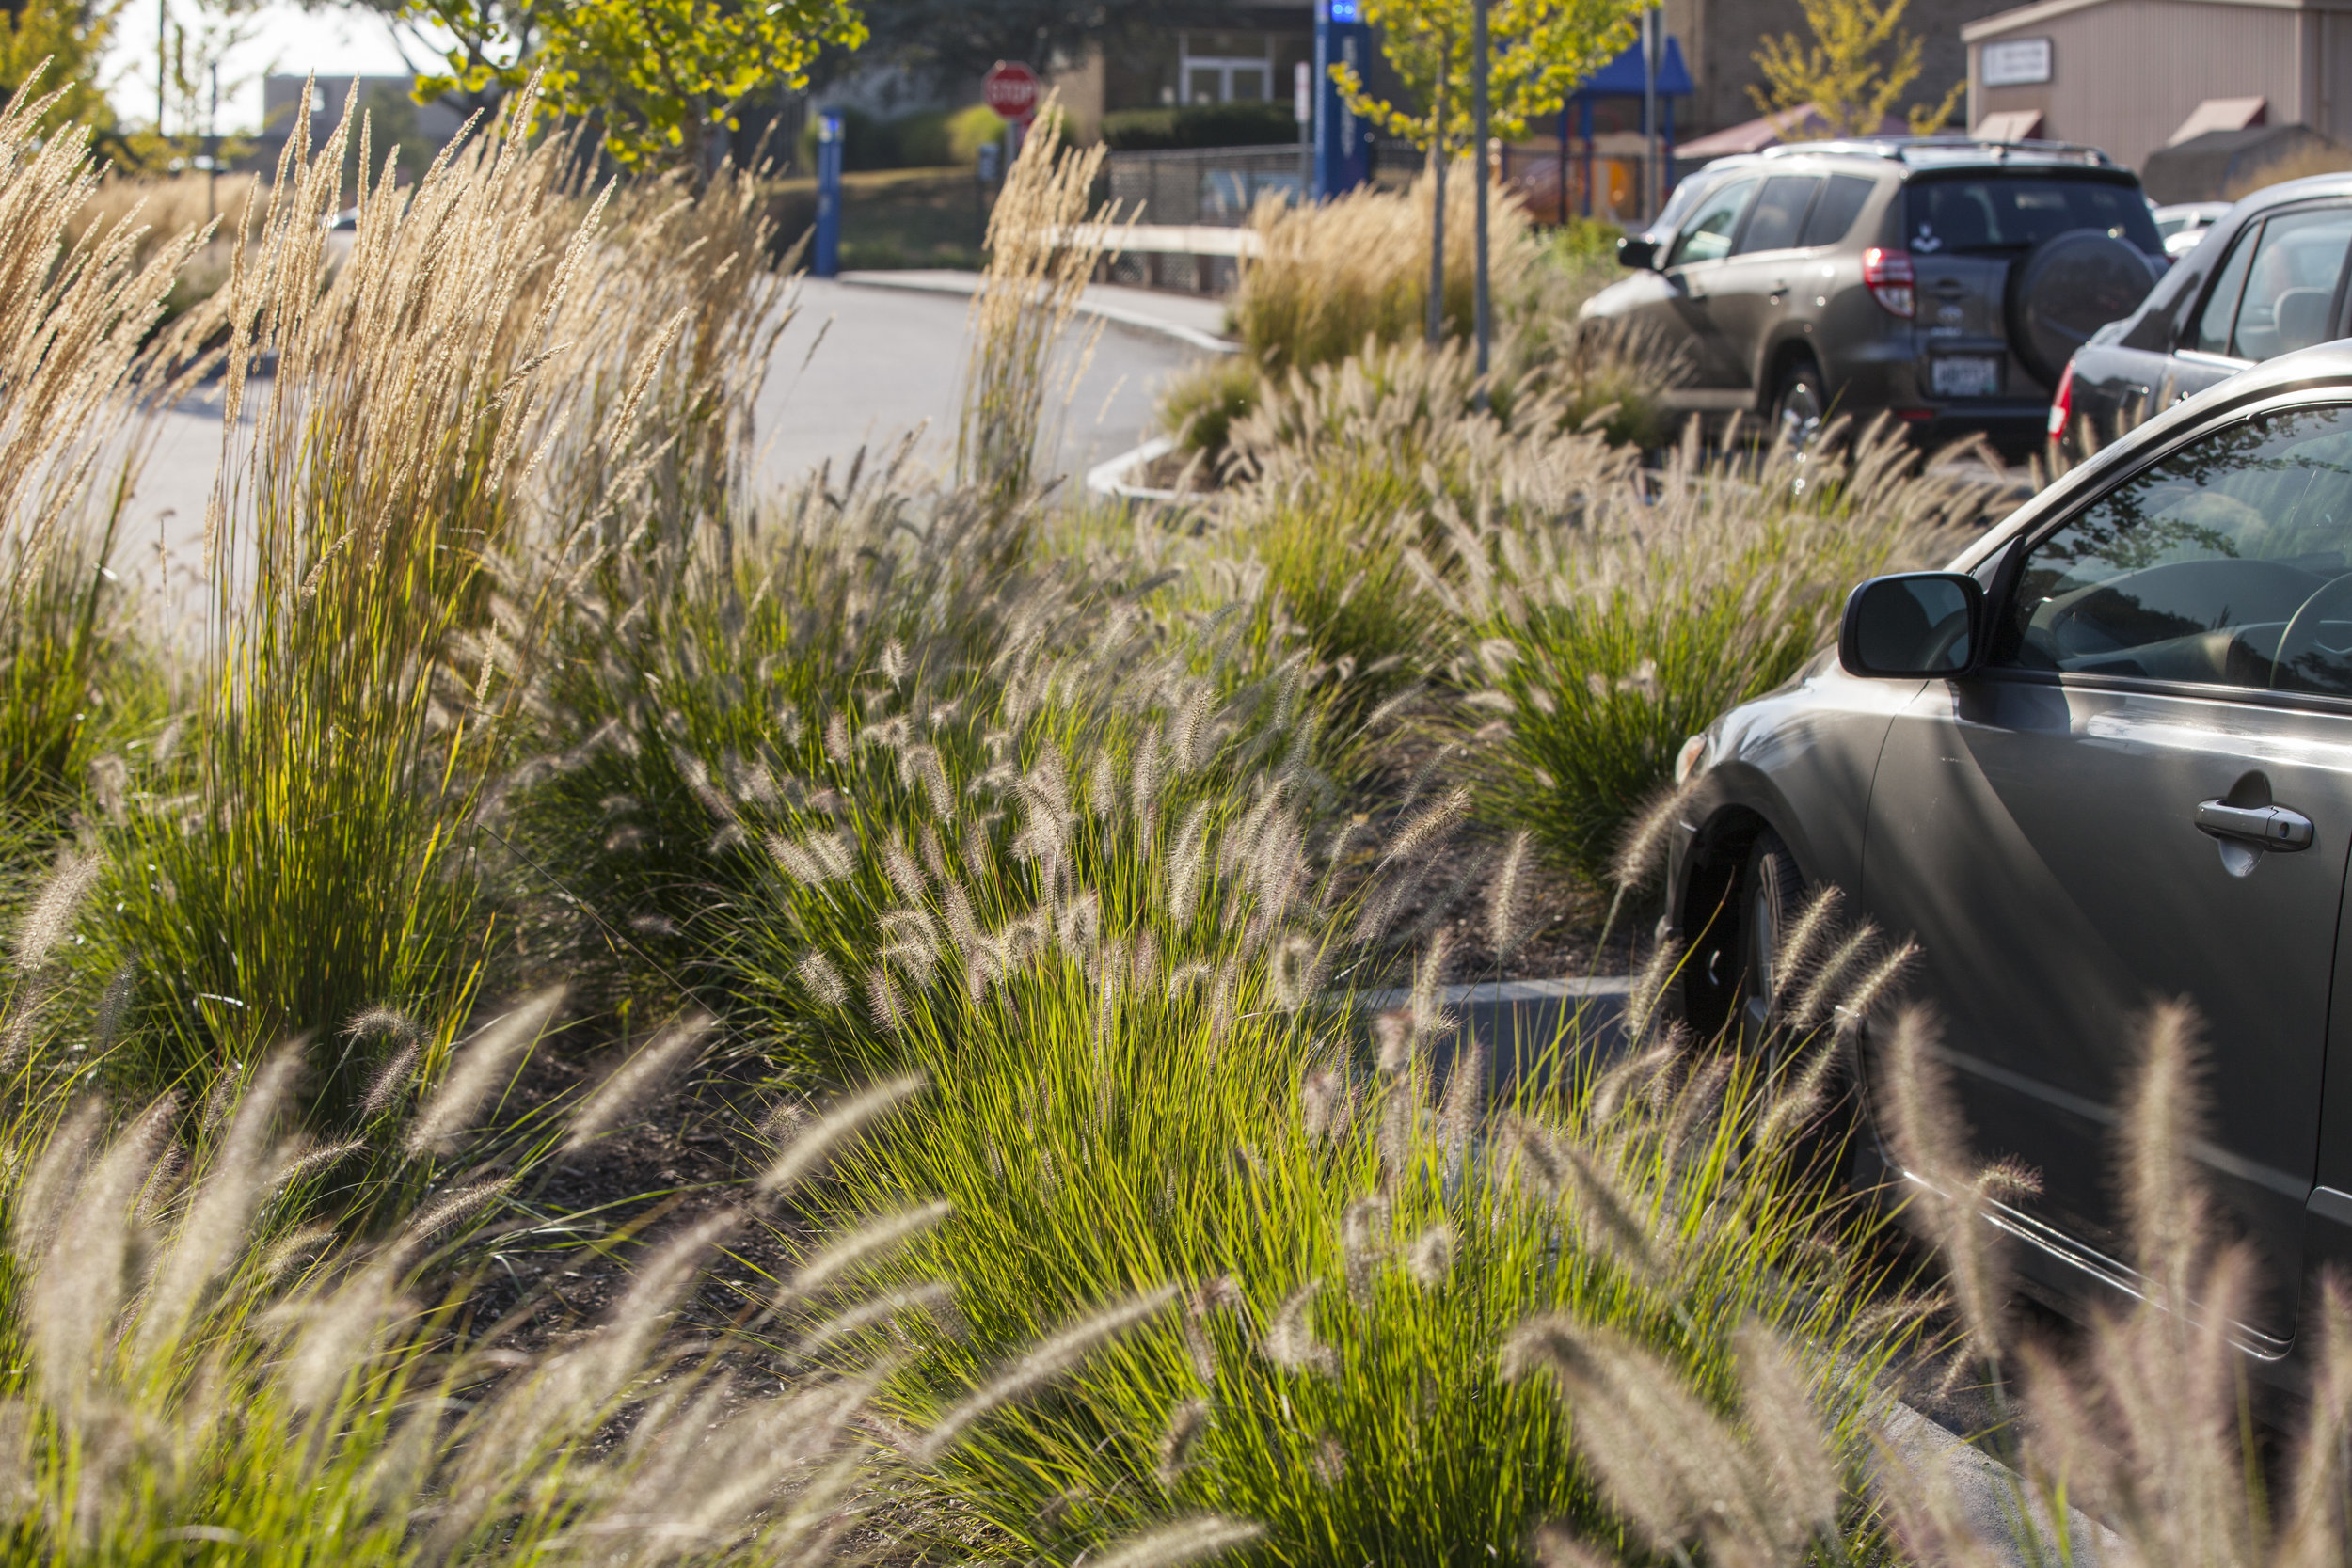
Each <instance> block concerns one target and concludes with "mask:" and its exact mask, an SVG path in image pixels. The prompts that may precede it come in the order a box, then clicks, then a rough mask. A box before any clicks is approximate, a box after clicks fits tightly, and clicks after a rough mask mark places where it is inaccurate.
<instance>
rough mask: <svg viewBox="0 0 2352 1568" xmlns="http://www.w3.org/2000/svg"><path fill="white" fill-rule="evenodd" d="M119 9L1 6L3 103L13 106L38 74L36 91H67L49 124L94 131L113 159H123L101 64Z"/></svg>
mask: <svg viewBox="0 0 2352 1568" xmlns="http://www.w3.org/2000/svg"><path fill="white" fill-rule="evenodd" d="M120 9H121V7H120V5H119V3H117V4H112V5H86V4H82V3H81V0H22V3H21V4H17V5H11V6H7V7H0V103H8V102H10V101H12V100H13V99H14V98H15V97H16V95H17V92H18V91H19V90H20V89H21V88H22V87H24V84H25V82H26V81H28V80H31V79H33V77H34V73H35V72H37V71H38V72H40V76H39V79H38V81H36V82H35V83H34V87H33V90H34V91H35V92H37V93H40V94H43V95H46V94H49V93H53V92H56V91H57V90H58V89H59V88H60V87H62V88H64V89H65V90H64V92H63V94H62V95H61V96H60V97H59V98H58V99H57V101H56V103H53V104H51V105H50V106H49V109H48V111H47V113H45V114H44V115H43V116H42V117H41V118H42V119H43V120H44V121H45V122H46V124H47V125H49V126H53V127H54V126H57V125H63V124H68V123H77V124H82V125H87V126H90V127H92V128H93V129H95V130H96V131H97V132H98V133H99V139H100V140H101V142H102V143H103V144H105V145H106V146H107V148H108V150H109V152H110V154H111V155H115V156H119V155H120V152H121V142H120V138H119V137H117V136H115V135H113V132H114V124H115V115H114V109H113V107H112V105H110V104H109V103H107V102H106V94H105V92H104V91H103V89H102V88H101V87H99V85H98V61H99V56H100V55H103V54H104V53H105V51H106V44H107V42H108V40H110V39H111V38H112V37H113V35H114V25H115V15H116V13H117V12H118V11H119V10H120ZM44 62H45V63H46V65H47V69H46V70H45V71H44V70H43V69H42V67H43V64H44Z"/></svg>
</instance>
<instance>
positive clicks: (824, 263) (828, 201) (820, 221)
mask: <svg viewBox="0 0 2352 1568" xmlns="http://www.w3.org/2000/svg"><path fill="white" fill-rule="evenodd" d="M808 270H809V271H810V272H812V273H815V274H816V275H817V276H818V277H839V276H840V273H841V116H840V114H839V113H838V112H837V111H835V110H832V109H827V110H824V111H822V112H821V113H819V114H818V117H817V244H816V255H815V256H813V257H812V258H810V261H809V269H808Z"/></svg>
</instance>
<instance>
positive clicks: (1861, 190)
mask: <svg viewBox="0 0 2352 1568" xmlns="http://www.w3.org/2000/svg"><path fill="white" fill-rule="evenodd" d="M1877 187H1878V182H1877V181H1875V180H1865V179H1864V178H1862V176H1860V175H1858V174H1833V175H1831V176H1830V177H1829V183H1828V185H1827V186H1826V187H1824V188H1823V190H1822V192H1821V198H1820V200H1819V201H1816V202H1815V203H1814V204H1813V215H1812V216H1811V217H1809V218H1806V219H1805V220H1804V233H1803V234H1801V235H1800V236H1798V239H1797V244H1799V245H1804V246H1805V247H1807V248H1810V247H1812V246H1814V245H1836V243H1837V242H1838V241H1840V240H1842V239H1844V238H1845V237H1846V230H1849V229H1851V228H1852V227H1853V220H1854V219H1856V218H1858V217H1860V216H1861V215H1862V208H1863V204H1864V203H1866V202H1867V201H1868V200H1869V199H1870V193H1871V191H1873V190H1875V189H1877Z"/></svg>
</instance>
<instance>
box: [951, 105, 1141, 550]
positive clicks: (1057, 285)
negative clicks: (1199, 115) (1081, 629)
mask: <svg viewBox="0 0 2352 1568" xmlns="http://www.w3.org/2000/svg"><path fill="white" fill-rule="evenodd" d="M1052 109H1053V104H1052V103H1051V102H1050V101H1049V103H1047V110H1048V113H1047V114H1046V116H1045V118H1044V119H1041V122H1040V124H1039V127H1038V130H1037V133H1036V134H1034V135H1030V136H1028V137H1027V138H1026V139H1025V140H1024V141H1023V143H1022V146H1021V151H1020V154H1019V155H1018V156H1017V157H1015V158H1014V159H1013V162H1012V167H1011V168H1010V169H1009V170H1008V171H1007V173H1006V176H1005V183H1004V188H1003V189H1002V190H1001V191H1000V192H998V194H997V198H996V203H995V206H994V207H993V209H992V210H991V211H990V213H989V219H988V239H987V249H988V266H987V268H986V269H985V271H984V272H983V273H982V275H981V280H980V288H979V292H978V293H976V294H975V295H974V296H973V299H972V323H971V329H970V335H971V339H972V352H971V358H970V360H969V361H968V363H967V365H966V367H965V371H964V387H963V402H962V409H963V412H962V419H961V423H960V425H959V427H958V429H957V433H956V472H957V475H958V477H959V478H960V479H961V481H962V483H964V484H966V485H968V486H971V487H972V488H974V489H976V490H978V491H982V492H984V493H986V494H987V495H988V496H990V497H991V498H992V499H993V502H994V503H995V504H996V505H998V506H1000V507H1003V506H1009V505H1010V504H1011V503H1012V502H1013V501H1014V500H1015V499H1019V498H1021V497H1024V496H1025V495H1027V494H1028V492H1029V488H1030V485H1031V483H1032V482H1033V480H1032V474H1033V469H1034V467H1035V465H1036V463H1037V460H1038V456H1039V453H1038V442H1039V439H1040V438H1041V436H1043V435H1046V434H1050V432H1049V431H1048V428H1047V427H1046V426H1045V425H1044V424H1043V423H1042V422H1041V420H1042V418H1043V416H1044V415H1045V413H1046V411H1047V408H1048V405H1049V404H1052V403H1054V402H1056V401H1057V394H1058V400H1059V401H1066V400H1067V397H1068V395H1069V393H1070V391H1071V390H1072V389H1073V388H1075V387H1076V386H1077V383H1078V378H1079V377H1080V376H1081V375H1082V374H1084V372H1085V366H1086V362H1087V361H1088V359H1089V358H1090V357H1091V356H1092V345H1091V343H1090V342H1089V344H1087V345H1085V347H1083V348H1082V349H1081V350H1080V351H1079V352H1078V353H1077V354H1076V355H1075V356H1067V355H1066V354H1065V352H1064V340H1065V338H1066V336H1067V333H1068V330H1069V326H1070V322H1071V319H1072V317H1073V315H1074V314H1075V313H1076V310H1077V306H1078V299H1079V296H1080V294H1081V293H1083V292H1084V291H1085V288H1086V285H1087V281H1088V279H1089V278H1090V277H1092V276H1093V274H1094V268H1095V263H1096V262H1097V261H1100V260H1101V258H1102V256H1103V254H1104V250H1105V249H1106V248H1112V247H1115V246H1116V244H1117V241H1116V238H1115V235H1114V234H1113V232H1112V231H1111V225H1112V224H1113V223H1114V222H1115V221H1116V219H1117V216H1118V214H1117V212H1116V210H1115V209H1105V210H1104V211H1103V212H1101V213H1094V214H1089V206H1090V203H1091V200H1092V194H1091V193H1092V191H1093V187H1094V182H1095V178H1096V176H1097V175H1098V174H1099V173H1100V172H1101V169H1102V166H1103V159H1104V155H1105V154H1104V149H1102V148H1100V147H1095V148H1089V149H1085V150H1079V149H1076V148H1068V149H1065V148H1064V147H1063V145H1062V129H1063V128H1062V119H1061V117H1060V116H1059V115H1057V114H1055V113H1052V112H1051V111H1052ZM1057 359H1058V360H1059V362H1058V363H1057Z"/></svg>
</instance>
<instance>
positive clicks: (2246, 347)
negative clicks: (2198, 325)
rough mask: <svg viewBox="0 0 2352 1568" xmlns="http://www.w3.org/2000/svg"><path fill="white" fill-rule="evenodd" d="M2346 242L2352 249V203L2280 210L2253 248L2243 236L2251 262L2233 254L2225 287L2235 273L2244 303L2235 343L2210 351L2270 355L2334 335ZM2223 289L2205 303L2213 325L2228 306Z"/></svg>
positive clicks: (2243, 246) (2240, 305)
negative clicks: (2225, 306)
mask: <svg viewBox="0 0 2352 1568" xmlns="http://www.w3.org/2000/svg"><path fill="white" fill-rule="evenodd" d="M2347 246H2352V208H2344V207H2314V208H2311V209H2308V210H2306V211H2304V212H2300V213H2281V214H2279V215H2278V216H2276V217H2273V218H2271V219H2270V220H2269V221H2267V222H2265V224H2264V225H2263V229H2262V232H2261V234H2259V235H2257V236H2255V238H2254V240H2253V242H2252V243H2251V244H2250V245H2249V244H2247V243H2245V242H2243V241H2241V242H2240V244H2239V246H2238V248H2239V250H2241V251H2243V252H2244V253H2245V254H2246V255H2247V257H2248V258H2249V260H2248V261H2247V262H2246V264H2244V265H2241V264H2240V263H2239V261H2238V258H2237V257H2236V256H2232V257H2231V258H2230V267H2229V269H2228V270H2227V271H2225V272H2224V274H2223V283H2224V284H2227V283H2229V282H2230V281H2232V278H2231V274H2232V273H2234V274H2235V275H2236V280H2237V281H2238V283H2239V285H2240V286H2239V287H2237V288H2235V289H2232V290H2231V291H2230V293H2233V294H2234V295H2235V296H2236V307H2237V309H2236V314H2235V319H2234V321H2233V323H2232V328H2231V331H2230V334H2229V340H2228V341H2229V345H2230V346H2229V347H2228V348H2227V349H2217V350H2213V351H2211V352H2214V353H2226V354H2229V355H2232V356H2235V357H2237V358H2240V359H2268V358H2270V357H2271V356H2274V355H2280V354H2286V353H2289V352H2291V351H2293V350H2295V349H2298V348H2309V347H2311V346H2312V344H2313V343H2318V342H2325V341H2327V340H2328V338H2330V337H2332V336H2333V335H2334V334H2333V333H2332V332H2331V331H2330V329H2329V328H2330V324H2331V323H2333V322H2334V320H2335V315H2336V286H2337V284H2338V283H2339V282H2340V281H2341V280H2342V278H2343V277H2344V251H2345V248H2346V247H2347ZM2222 294H2223V290H2222V287H2220V286H2217V287H2216V288H2215V289H2214V298H2213V300H2212V301H2211V302H2209V303H2208V304H2207V305H2206V308H2205V314H2206V317H2207V320H2208V322H2213V318H2214V316H2215V314H2216V310H2217V308H2218V307H2222V303H2223V302H2222ZM2213 325H2218V323H2217V322H2213ZM2210 335H2211V336H2215V337H2217V336H2218V334H2217V333H2215V334H2210ZM2200 336H2201V337H2204V336H2208V334H2206V333H2202V332H2201V334H2200Z"/></svg>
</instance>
